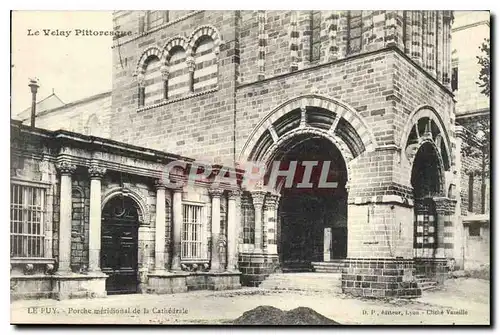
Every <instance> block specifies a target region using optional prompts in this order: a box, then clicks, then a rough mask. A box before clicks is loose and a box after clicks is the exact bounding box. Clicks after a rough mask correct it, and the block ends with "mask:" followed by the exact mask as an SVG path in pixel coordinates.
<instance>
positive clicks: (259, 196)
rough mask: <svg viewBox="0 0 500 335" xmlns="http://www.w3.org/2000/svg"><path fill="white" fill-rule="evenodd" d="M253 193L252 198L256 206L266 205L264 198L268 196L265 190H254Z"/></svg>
mask: <svg viewBox="0 0 500 335" xmlns="http://www.w3.org/2000/svg"><path fill="white" fill-rule="evenodd" d="M251 193H252V200H253V205H254V207H257V206H262V205H264V199H265V197H266V192H265V191H259V190H257V191H252V192H251Z"/></svg>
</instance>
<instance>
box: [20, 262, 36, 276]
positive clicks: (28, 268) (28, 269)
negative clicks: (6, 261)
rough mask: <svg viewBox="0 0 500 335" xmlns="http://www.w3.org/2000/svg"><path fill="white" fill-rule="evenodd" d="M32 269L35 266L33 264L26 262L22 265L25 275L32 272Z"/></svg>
mask: <svg viewBox="0 0 500 335" xmlns="http://www.w3.org/2000/svg"><path fill="white" fill-rule="evenodd" d="M34 269H35V267H34V266H33V264H31V263H28V264H26V265H25V266H24V271H23V272H24V274H25V275H31V274H33V272H34Z"/></svg>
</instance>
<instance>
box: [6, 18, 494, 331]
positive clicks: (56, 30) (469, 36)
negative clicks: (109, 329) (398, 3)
mask: <svg viewBox="0 0 500 335" xmlns="http://www.w3.org/2000/svg"><path fill="white" fill-rule="evenodd" d="M11 34H12V58H11V61H12V62H11V73H12V91H11V95H12V109H11V121H10V151H11V157H10V296H11V303H10V307H11V323H13V324H164V325H169V324H212V325H317V324H321V325H438V324H439V325H490V323H491V319H490V310H491V300H490V290H491V287H490V283H491V282H490V248H491V246H490V151H489V149H490V84H489V80H490V12H488V11H467V12H466V11H453V10H439V11H437V10H433V11H410V10H341V11H340V10H319V11H318V10H226V11H214V10H144V11H130V10H116V11H108V12H106V11H93V12H90V11H44V12H36V11H13V12H12V33H11Z"/></svg>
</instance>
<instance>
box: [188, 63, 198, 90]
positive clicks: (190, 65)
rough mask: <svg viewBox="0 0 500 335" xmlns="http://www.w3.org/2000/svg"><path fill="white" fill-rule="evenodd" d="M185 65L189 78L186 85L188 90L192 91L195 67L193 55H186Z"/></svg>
mask: <svg viewBox="0 0 500 335" xmlns="http://www.w3.org/2000/svg"><path fill="white" fill-rule="evenodd" d="M186 63H187V67H188V70H189V80H188V87H189V92H191V93H192V92H194V70H195V69H196V63H195V61H194V57H193V56H188V57H187V59H186Z"/></svg>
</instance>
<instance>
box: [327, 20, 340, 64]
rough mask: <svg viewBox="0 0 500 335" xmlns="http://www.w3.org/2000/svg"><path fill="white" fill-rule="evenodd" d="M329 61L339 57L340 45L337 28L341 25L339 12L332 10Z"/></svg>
mask: <svg viewBox="0 0 500 335" xmlns="http://www.w3.org/2000/svg"><path fill="white" fill-rule="evenodd" d="M327 26H328V42H329V44H328V53H327V55H328V56H327V59H328V61H334V60H336V59H338V57H339V47H338V43H337V30H338V27H339V14H338V12H334V11H332V12H331V14H330V15H329V16H328V21H327Z"/></svg>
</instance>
